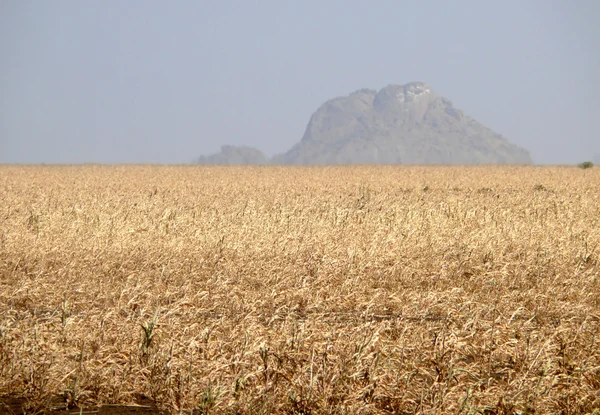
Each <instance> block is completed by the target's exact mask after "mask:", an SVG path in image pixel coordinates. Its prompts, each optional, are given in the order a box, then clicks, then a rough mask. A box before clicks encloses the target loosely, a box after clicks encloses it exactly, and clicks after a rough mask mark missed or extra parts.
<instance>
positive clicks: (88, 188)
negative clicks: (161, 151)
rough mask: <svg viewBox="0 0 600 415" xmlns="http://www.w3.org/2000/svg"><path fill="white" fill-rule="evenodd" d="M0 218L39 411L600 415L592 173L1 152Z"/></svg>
mask: <svg viewBox="0 0 600 415" xmlns="http://www.w3.org/2000/svg"><path fill="white" fill-rule="evenodd" d="M0 219H1V227H0V391H3V392H4V393H5V394H7V395H11V396H21V397H23V398H25V399H26V409H27V410H28V411H30V412H33V411H36V410H37V411H43V410H46V411H47V410H50V409H59V408H58V407H57V405H58V403H57V402H59V401H60V405H58V406H62V407H67V406H69V407H76V406H79V405H81V406H95V405H101V404H106V403H131V402H135V401H136V400H137V399H138V397H139V396H141V395H144V396H147V397H148V398H150V399H152V400H154V401H155V402H156V403H157V405H158V406H159V407H160V408H161V409H163V410H166V411H171V412H174V413H179V412H182V413H190V412H192V411H194V413H196V414H207V413H215V414H217V413H226V414H235V413H239V414H259V413H264V414H268V413H278V414H294V413H295V414H357V413H361V414H371V413H390V414H392V413H395V414H415V413H419V414H488V415H492V414H516V413H521V414H533V413H536V414H546V413H548V414H553V413H554V414H581V413H599V411H598V408H600V350H599V349H600V347H599V345H600V275H599V274H600V263H599V256H600V252H599V250H600V246H599V243H600V230H599V229H600V223H599V222H600V170H598V169H589V170H582V169H578V168H576V167H573V168H541V167H502V168H501V167H487V168H486V167H469V168H467V167H462V168H450V167H448V168H446V167H431V168H420V167H410V168H409V167H404V168H393V167H353V168H344V167H339V168H324V167H323V168H276V167H265V168H218V167H152V166H144V167H141V166H140V167H99V166H84V167H19V166H12V167H11V166H4V167H0ZM57 397H58V400H57ZM5 398H6V396H5ZM1 399H2V398H0V400H1ZM594 411H595V412H594Z"/></svg>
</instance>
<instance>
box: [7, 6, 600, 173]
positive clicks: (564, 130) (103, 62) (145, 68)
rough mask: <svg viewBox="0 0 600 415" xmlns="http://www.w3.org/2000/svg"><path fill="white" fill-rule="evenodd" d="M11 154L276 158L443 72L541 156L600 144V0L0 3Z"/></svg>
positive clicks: (130, 159) (466, 105) (548, 158)
mask: <svg viewBox="0 0 600 415" xmlns="http://www.w3.org/2000/svg"><path fill="white" fill-rule="evenodd" d="M0 62H1V64H0V163H85V162H110V163H124V162H126V163H182V162H183V163H185V162H188V161H190V160H192V159H194V158H196V157H197V156H198V155H200V154H203V153H204V154H205V153H212V152H216V151H218V149H219V148H220V146H221V145H222V144H235V145H240V144H245V145H250V146H255V147H257V148H260V149H261V150H263V151H264V152H265V153H266V154H268V155H272V154H274V153H279V152H283V151H285V150H287V149H288V148H290V147H291V146H292V145H293V144H295V143H296V142H297V141H299V140H300V139H301V137H302V135H303V133H304V129H305V127H306V124H307V122H308V120H309V117H310V115H311V114H312V113H313V112H314V111H315V110H316V109H317V108H318V106H320V105H321V104H322V103H323V102H324V101H326V100H328V99H330V98H333V97H335V96H339V95H346V94H348V93H350V92H352V91H354V90H357V89H360V88H364V87H368V88H372V89H380V88H382V87H383V86H385V85H387V84H390V83H397V84H403V83H406V82H410V81H423V82H426V83H428V84H429V85H430V86H431V87H432V88H433V89H434V90H435V91H436V92H438V93H439V94H441V95H443V96H445V97H447V98H449V99H451V100H452V101H453V102H454V104H455V105H456V106H457V107H459V108H461V109H462V110H463V111H465V113H467V114H468V115H470V116H472V117H474V118H475V119H477V120H478V121H480V122H481V123H483V124H484V125H487V126H488V127H490V128H491V129H492V130H494V131H496V132H499V133H501V134H503V135H504V136H505V137H507V138H508V139H509V140H510V141H512V142H514V143H516V144H519V145H522V146H524V147H526V148H527V149H529V150H530V151H531V153H532V155H533V158H534V160H535V161H536V162H538V163H574V162H579V161H582V160H584V159H591V158H592V157H593V156H594V154H595V153H600V131H599V126H600V122H599V120H598V119H597V118H598V117H599V116H600V1H597V0H574V1H568V0H564V1H556V0H555V1H547V0H536V1H534V0H531V1H525V0H508V1H507V0H502V1H493V2H492V1H486V0H473V1H443V0H439V1H411V2H408V1H397V0H391V1H373V2H366V1H351V0H337V1H333V0H331V1H328V0H315V1H277V0H272V1H242V0H238V1H224V0H216V1H177V2H165V1H147V0H144V1H131V0H130V1H106V0H104V1H96V2H82V1H75V0H72V1H44V2H34V1H24V0H0Z"/></svg>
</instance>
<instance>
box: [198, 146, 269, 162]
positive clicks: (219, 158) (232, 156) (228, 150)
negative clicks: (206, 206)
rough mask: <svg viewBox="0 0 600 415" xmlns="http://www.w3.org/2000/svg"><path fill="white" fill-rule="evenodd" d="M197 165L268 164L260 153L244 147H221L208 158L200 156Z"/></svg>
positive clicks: (267, 160) (266, 159)
mask: <svg viewBox="0 0 600 415" xmlns="http://www.w3.org/2000/svg"><path fill="white" fill-rule="evenodd" d="M196 163H197V164H227V165H233V164H239V165H261V164H269V159H268V158H267V157H266V156H265V155H264V154H263V153H262V152H261V151H260V150H257V149H255V148H252V147H246V146H239V147H238V146H228V145H225V146H222V147H221V151H220V152H218V153H216V154H212V155H210V156H200V157H199V158H198V159H197V160H196Z"/></svg>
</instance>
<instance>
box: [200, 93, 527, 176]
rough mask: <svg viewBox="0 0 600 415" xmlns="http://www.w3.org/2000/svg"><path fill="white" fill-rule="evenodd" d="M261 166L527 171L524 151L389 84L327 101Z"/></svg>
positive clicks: (444, 103)
mask: <svg viewBox="0 0 600 415" xmlns="http://www.w3.org/2000/svg"><path fill="white" fill-rule="evenodd" d="M229 147H232V146H229ZM245 148H246V149H249V147H245ZM253 151H255V152H256V151H258V152H259V150H255V149H253ZM261 154H262V153H261ZM263 156H264V155H263ZM212 157H214V159H215V160H216V159H223V158H226V155H225V154H221V155H214V156H212ZM264 161H265V163H264V164H309V165H310V164H530V163H532V160H531V156H530V155H529V152H528V151H527V150H525V149H523V148H521V147H519V146H516V145H515V144H512V143H510V142H509V141H508V140H506V139H505V138H504V137H503V136H502V135H500V134H497V133H495V132H493V131H492V130H491V129H489V128H487V127H485V126H484V125H482V124H480V123H479V122H477V121H476V120H474V119H473V118H471V117H469V116H468V115H465V113H464V112H463V111H462V110H461V109H459V108H456V107H455V106H454V105H453V104H452V101H450V100H449V99H447V98H444V97H441V96H440V95H438V94H437V93H436V92H435V91H434V90H433V89H432V88H431V87H429V86H428V85H427V84H425V83H423V82H410V83H407V84H404V85H396V84H391V85H387V86H386V87H384V88H382V89H380V90H379V91H375V90H372V89H367V88H363V89H359V90H357V91H354V92H352V93H350V94H348V95H346V96H341V97H336V98H333V99H330V100H328V101H326V102H325V103H323V104H322V105H321V106H319V108H318V109H317V110H316V111H315V112H314V113H313V114H312V116H311V117H310V120H309V122H308V124H307V126H306V129H305V132H304V135H303V137H302V139H301V140H300V141H299V142H298V143H296V144H295V145H294V146H292V148H290V149H289V150H288V151H287V152H285V153H282V154H278V155H276V156H274V157H273V158H271V159H270V160H269V159H267V158H266V157H265V159H264ZM223 164H232V163H223ZM242 164H243V163H242ZM253 164H255V163H253Z"/></svg>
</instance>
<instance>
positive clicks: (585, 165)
mask: <svg viewBox="0 0 600 415" xmlns="http://www.w3.org/2000/svg"><path fill="white" fill-rule="evenodd" d="M579 167H580V168H582V169H590V168H592V167H594V163H592V162H591V161H584V162H583V163H579Z"/></svg>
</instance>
